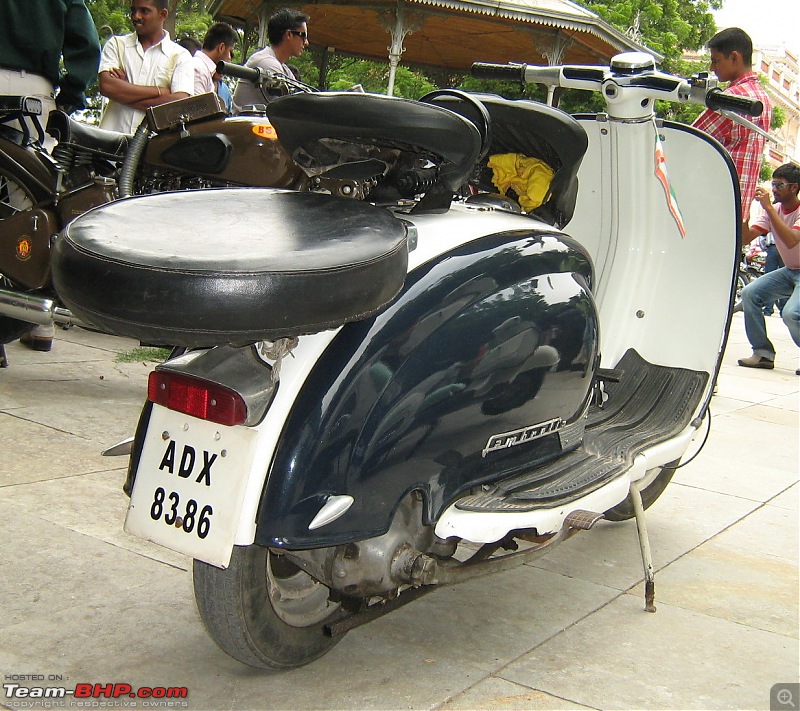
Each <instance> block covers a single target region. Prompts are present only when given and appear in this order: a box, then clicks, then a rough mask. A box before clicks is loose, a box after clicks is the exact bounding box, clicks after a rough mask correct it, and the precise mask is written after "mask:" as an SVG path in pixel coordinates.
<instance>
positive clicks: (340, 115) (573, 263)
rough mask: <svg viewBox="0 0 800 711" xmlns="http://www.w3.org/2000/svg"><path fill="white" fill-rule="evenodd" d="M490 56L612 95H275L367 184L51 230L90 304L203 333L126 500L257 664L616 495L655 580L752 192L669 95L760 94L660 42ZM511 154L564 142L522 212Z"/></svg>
mask: <svg viewBox="0 0 800 711" xmlns="http://www.w3.org/2000/svg"><path fill="white" fill-rule="evenodd" d="M475 71H476V72H477V73H478V74H480V75H481V76H483V77H488V78H502V79H516V80H524V81H527V82H537V83H544V84H549V85H553V86H561V87H566V88H577V89H586V90H593V91H598V92H600V93H601V95H602V96H603V97H604V98H605V100H606V104H607V112H606V113H603V114H600V115H593V116H588V115H587V116H579V117H570V116H568V115H566V114H564V113H562V112H560V111H558V110H556V109H553V108H551V107H548V106H544V105H541V104H537V103H535V102H531V101H524V100H521V101H510V100H505V99H502V98H501V97H498V96H493V95H488V94H482V95H477V96H475V95H466V94H463V93H461V92H455V91H444V92H436V93H434V94H433V95H431V96H429V97H427V101H424V102H413V101H407V100H403V99H397V98H391V97H385V96H376V95H359V94H347V93H331V94H301V95H295V96H289V97H286V98H283V99H281V100H279V101H276V102H274V103H272V104H270V106H269V109H268V115H269V117H270V120H271V122H272V123H273V124H274V126H275V127H276V129H277V131H278V134H279V136H280V140H281V142H282V144H283V145H284V147H285V148H286V149H287V150H288V151H289V152H290V153H291V155H292V156H293V157H294V158H295V159H296V160H297V162H298V163H299V164H301V165H303V166H304V168H305V169H306V171H307V172H308V173H309V175H310V176H311V178H312V183H311V184H312V187H313V186H314V185H315V182H314V180H315V179H316V178H320V179H321V180H324V179H327V177H334V178H335V179H336V180H339V181H351V182H352V183H354V184H355V185H356V186H357V189H355V190H349V191H348V193H349V194H350V195H367V200H366V201H358V200H352V199H345V198H344V197H343V195H344V194H345V193H344V192H339V194H334V193H333V191H331V190H326V191H325V192H324V194H323V193H314V192H304V193H300V192H291V191H275V190H241V189H233V190H231V189H223V190H211V191H198V192H184V193H178V194H175V193H173V194H168V195H154V196H146V197H139V198H134V199H132V200H126V201H119V202H117V203H115V204H111V205H108V206H105V207H102V208H99V209H97V210H94V211H92V212H91V213H89V214H87V215H85V216H83V217H82V218H79V219H78V220H76V221H75V222H73V223H72V224H71V225H70V226H69V227H68V228H67V230H66V231H65V233H64V235H63V236H62V238H60V239H59V240H58V242H57V246H56V261H55V275H56V285H57V288H58V290H59V293H61V294H62V296H63V298H64V299H65V301H66V302H67V303H68V304H70V306H71V307H72V308H73V309H74V310H75V311H76V312H77V313H79V314H80V315H81V317H82V318H85V319H86V320H88V321H90V322H93V323H95V324H97V325H98V326H100V327H102V328H103V329H105V330H108V331H110V332H114V333H119V334H121V335H128V336H133V337H137V338H142V339H144V340H162V341H169V342H173V343H176V344H179V345H183V346H186V347H189V348H193V349H195V350H193V351H191V352H189V353H187V354H185V355H183V356H181V357H179V358H176V359H174V360H171V361H168V362H167V363H164V364H162V365H161V366H159V367H158V368H157V369H156V370H155V372H154V373H153V374H152V375H151V378H150V382H149V389H148V403H147V405H146V407H145V408H144V410H143V412H142V416H141V419H140V423H139V426H138V428H137V433H136V437H135V441H134V444H133V451H132V452H131V459H130V467H129V476H128V480H127V482H126V491H128V492H129V493H131V505H130V508H129V512H128V517H127V520H126V530H128V531H129V532H131V533H134V534H136V535H139V536H142V537H144V538H147V539H149V540H151V541H155V542H157V543H159V544H161V545H165V546H167V547H169V548H172V549H174V550H177V551H180V552H182V553H185V554H187V555H190V556H192V557H193V558H194V559H195V563H194V585H195V597H196V601H197V605H198V608H199V610H200V614H201V617H202V618H203V621H204V623H205V625H206V628H207V629H208V631H209V633H210V634H211V636H212V637H213V638H214V640H215V641H216V642H217V643H218V644H219V645H220V647H221V648H222V649H224V650H225V651H226V652H227V653H228V654H230V655H231V656H233V657H235V658H236V659H239V660H240V661H242V662H244V663H246V664H250V665H252V666H255V667H261V668H268V669H282V668H287V667H292V666H298V665H301V664H305V663H308V662H309V661H311V660H313V659H315V658H317V657H319V656H320V655H322V654H324V653H326V652H327V651H328V650H329V649H330V648H331V647H332V646H333V645H334V644H335V643H336V642H337V641H338V640H339V639H341V637H342V635H343V634H344V633H345V632H347V631H348V630H349V629H351V628H352V627H354V626H356V625H358V624H362V623H364V622H366V621H369V620H371V619H374V618H375V617H377V616H380V615H381V614H384V613H386V612H388V611H390V610H392V609H395V608H396V607H397V606H399V605H402V604H405V603H406V602H408V601H410V600H413V599H415V598H416V597H418V596H419V595H420V594H424V593H425V592H428V591H430V590H432V589H435V588H436V586H437V585H442V584H450V583H455V582H458V581H461V580H465V579H468V578H470V577H475V576H479V575H484V574H487V573H490V572H493V571H499V570H504V569H506V568H507V567H510V566H512V565H518V564H520V563H523V562H525V561H529V560H531V559H533V558H535V557H536V556H539V555H542V554H543V553H545V552H546V551H547V550H548V549H549V547H550V546H552V545H554V544H556V543H558V542H559V541H562V540H563V539H565V538H566V537H568V536H569V535H571V534H573V533H574V532H576V531H578V530H582V529H588V528H591V527H592V526H593V525H594V523H595V522H596V521H597V520H598V519H600V518H603V516H605V517H606V518H609V519H611V520H624V519H626V518H631V517H634V516H635V517H636V519H637V524H639V528H640V540H641V542H642V557H643V563H644V569H645V580H646V606H647V609H650V610H653V609H654V608H653V594H654V588H653V575H652V573H653V568H652V563H651V561H650V559H649V548H648V546H647V542H646V541H647V536H646V530H645V528H644V514H643V510H644V509H645V508H646V507H647V506H649V505H650V504H652V503H653V501H655V500H656V499H657V498H658V496H659V495H660V494H661V493H662V491H663V490H664V488H665V486H666V485H667V484H668V482H669V480H670V478H671V477H672V474H673V472H674V470H675V467H676V466H677V464H678V461H679V460H680V458H681V457H682V456H683V454H684V453H685V452H686V450H687V448H688V447H689V445H690V443H691V441H692V440H693V438H694V437H695V436H696V435H697V433H698V431H699V429H700V427H701V425H702V422H703V420H704V418H705V417H706V416H707V410H708V404H709V401H710V398H711V390H712V386H713V381H714V379H715V377H716V373H717V371H718V369H719V364H720V359H721V354H722V351H723V349H724V346H725V340H726V334H727V327H728V324H729V322H730V316H731V307H732V300H733V299H732V297H733V294H734V289H735V278H736V272H737V267H738V256H739V255H738V249H739V247H738V241H737V239H738V237H739V236H740V235H739V233H738V232H737V230H740V229H741V219H740V214H739V206H738V199H737V194H738V193H737V191H736V189H735V185H736V181H737V177H736V172H735V169H734V167H733V165H732V163H731V161H730V158H729V157H728V155H727V153H726V152H725V151H724V149H723V148H722V147H721V146H720V145H719V144H718V143H717V142H716V141H714V140H713V139H711V138H710V137H708V136H707V135H705V134H703V133H701V132H699V131H697V130H695V129H693V128H691V127H688V126H684V125H679V124H674V123H670V122H667V121H665V122H660V121H656V119H655V117H654V115H653V104H654V102H655V100H656V99H663V100H670V101H683V102H692V101H693V102H697V103H705V104H707V105H709V106H712V107H718V106H723V105H727V106H734V107H736V108H739V109H742V110H748V111H753V112H757V111H758V110H759V107H757V106H755V105H753V104H752V103H751V102H749V101H746V100H742V99H740V98H739V97H728V96H726V95H720V94H719V93H718V92H716V91H715V90H714V89H713V87H712V86H711V83H710V81H708V80H697V81H692V82H687V81H685V80H683V79H680V78H678V77H672V76H670V75H666V74H663V73H660V72H657V71H656V70H655V69H654V64H653V60H652V58H651V57H650V56H649V55H641V54H626V55H620V56H619V57H617V58H615V60H614V62H613V63H612V66H611V67H610V68H609V67H583V66H580V67H533V66H526V65H509V66H505V65H501V66H497V65H481V66H478V67H476V69H475ZM504 153H518V154H524V155H525V156H527V157H533V158H537V157H538V158H540V159H541V160H543V161H544V162H546V163H547V164H548V165H549V166H551V168H552V170H553V173H554V174H553V179H552V182H551V183H550V188H549V190H548V191H547V192H546V194H545V195H544V202H543V203H542V205H541V206H540V207H538V208H536V209H533V210H531V211H530V212H528V213H527V214H520V210H519V207H518V206H516V209H514V206H513V205H512V204H511V202H512V201H510V200H509V199H508V198H500V197H499V196H496V195H489V194H485V193H481V192H480V189H481V188H488V187H489V186H487V185H486V183H485V178H484V170H483V169H484V168H485V159H486V156H487V155H488V154H492V155H494V154H504ZM665 153H666V155H668V157H669V173H670V177H671V182H670V181H669V180H667V176H666V172H665V169H666V166H665V164H664V160H663V157H664V154H665ZM342 184H343V183H342ZM467 184H472V185H473V187H475V188H477V189H478V190H479V192H478V194H477V195H474V196H471V197H469V198H466V199H464V198H461V197H458V198H454V195H455V194H461V193H462V192H463V188H464V186H465V185H467ZM579 186H580V187H579ZM321 189H323V190H324V188H321ZM232 216H235V220H233V219H232ZM566 226H568V227H569V233H570V235H567V234H566V233H565V232H564V229H563V228H565V227H566ZM145 227H146V228H145ZM112 233H113V234H114V239H111V238H110V237H107V236H104V235H110V234H112ZM120 236H122V237H123V238H122V239H120V238H119V237H120ZM167 240H169V241H170V245H171V249H170V252H169V254H165V253H164V252H163V251H160V250H159V246H160V245H162V244H163V243H164V242H165V241H167ZM78 275H81V276H80V277H79V276H78ZM87 277H88V278H87ZM701 284H702V289H703V301H704V305H705V307H704V308H703V309H697V308H695V306H696V303H697V298H698V297H697V291H696V289H697V288H698V285H701Z"/></svg>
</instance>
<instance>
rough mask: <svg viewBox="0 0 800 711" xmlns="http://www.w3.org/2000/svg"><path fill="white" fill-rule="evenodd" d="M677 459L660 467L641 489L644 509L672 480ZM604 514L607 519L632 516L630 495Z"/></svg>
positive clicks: (633, 515)
mask: <svg viewBox="0 0 800 711" xmlns="http://www.w3.org/2000/svg"><path fill="white" fill-rule="evenodd" d="M679 461H680V460H677V459H676V460H675V461H674V462H670V463H669V464H667V465H665V466H663V467H661V471H660V472H659V473H658V474H657V475H656V478H655V479H653V481H651V482H650V483H649V484H648V485H647V486H646V487H645V488H644V489H642V491H641V494H642V506H643V507H644V508H645V509H649V508H650V507H651V506H652V505H653V504H654V503H655V502H656V500H657V499H658V497H659V496H661V494H663V493H664V489H666V488H667V484H669V482H670V481H671V480H672V476H673V474H675V470H676V469H677V468H678V462H679ZM604 515H605V518H606V520H607V521H627V520H629V519H632V518H634V517H635V516H636V512H635V511H634V510H633V504H632V503H631V499H630V497H628V498H627V499H625V501H622V502H621V503H619V504H617V505H616V506H614V507H612V508H610V509H609V510H608V511H606V512H605V514H604Z"/></svg>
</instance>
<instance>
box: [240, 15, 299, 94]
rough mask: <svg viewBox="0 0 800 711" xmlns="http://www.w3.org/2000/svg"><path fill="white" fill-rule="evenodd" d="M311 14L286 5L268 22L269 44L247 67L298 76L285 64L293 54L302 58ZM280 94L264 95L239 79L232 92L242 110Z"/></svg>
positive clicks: (250, 60) (292, 76)
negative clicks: (307, 14) (308, 14)
mask: <svg viewBox="0 0 800 711" xmlns="http://www.w3.org/2000/svg"><path fill="white" fill-rule="evenodd" d="M307 23H308V16H306V15H304V14H303V13H302V12H299V11H298V10H292V9H290V8H288V7H285V8H283V9H281V10H278V11H277V12H276V13H275V14H274V15H273V16H272V17H270V18H269V22H268V23H267V37H268V38H269V46H268V47H264V49H261V50H259V51H258V52H256V53H255V54H253V55H251V57H250V59H248V60H247V62H246V66H248V67H258V68H259V69H266V70H268V71H271V72H278V73H280V74H285V75H286V76H287V77H289V78H290V79H291V78H297V79H299V77H297V76H296V74H295V72H294V71H293V70H292V68H291V67H290V66H289V65H287V64H286V62H288V61H289V59H291V58H292V57H299V56H300V55H301V54H302V53H303V50H304V49H305V48H306V47H307V46H308V26H307ZM276 98H278V97H277V96H274V97H270V96H269V95H267V96H264V94H262V93H261V91H260V90H259V89H258V87H256V86H255V85H253V84H252V82H249V81H239V83H238V84H237V85H236V91H234V93H233V103H234V105H235V106H236V107H237V110H240V109H241V108H242V107H244V106H247V105H248V104H264V103H267V102H269V101H274V100H275V99H276Z"/></svg>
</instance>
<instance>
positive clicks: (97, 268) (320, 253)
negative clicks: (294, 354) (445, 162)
mask: <svg viewBox="0 0 800 711" xmlns="http://www.w3.org/2000/svg"><path fill="white" fill-rule="evenodd" d="M407 264H408V248H407V244H406V228H405V226H404V224H403V223H402V222H401V221H400V220H398V219H397V218H395V217H394V216H393V215H392V214H391V213H389V212H388V211H386V210H383V209H381V208H377V207H374V206H372V205H368V204H365V203H361V202H356V201H353V200H346V199H344V198H336V197H332V196H330V195H318V194H312V193H293V192H284V191H279V190H272V189H263V188H237V189H221V190H198V191H188V192H180V193H161V194H157V195H148V196H143V197H135V198H130V199H127V200H120V201H117V202H114V203H109V204H108V205H104V206H102V207H99V208H96V209H94V210H91V211H89V212H87V213H85V214H84V215H82V216H81V217H79V218H77V219H76V220H74V221H73V222H72V223H70V225H69V226H68V227H67V228H66V229H65V230H64V232H63V233H62V235H61V236H60V237H59V239H58V240H57V241H56V245H55V249H54V253H53V281H54V284H55V288H56V290H57V292H58V294H59V296H60V297H61V299H62V300H63V302H64V303H65V305H66V306H67V307H68V308H69V309H71V310H72V311H73V313H75V315H77V316H78V317H79V318H81V319H82V320H85V321H86V322H87V323H89V324H91V325H93V326H96V327H97V328H100V329H101V330H104V331H107V332H109V333H113V334H116V335H120V336H129V337H132V338H138V339H140V340H142V341H145V342H148V343H165V344H171V345H175V346H187V347H199V346H214V345H222V344H234V345H237V344H245V343H251V342H255V341H259V340H274V339H275V338H280V337H283V336H293V335H300V334H303V333H314V332H317V331H322V330H325V329H328V328H334V327H337V326H340V325H342V324H344V323H347V322H349V321H355V320H358V319H360V318H364V317H366V316H369V315H371V314H373V313H375V312H377V311H379V310H380V309H381V308H382V307H383V306H385V305H386V304H387V303H389V302H390V301H391V300H392V299H393V298H394V297H395V296H396V295H397V293H398V292H399V291H400V289H401V287H402V285H403V280H404V279H405V275H406V270H407Z"/></svg>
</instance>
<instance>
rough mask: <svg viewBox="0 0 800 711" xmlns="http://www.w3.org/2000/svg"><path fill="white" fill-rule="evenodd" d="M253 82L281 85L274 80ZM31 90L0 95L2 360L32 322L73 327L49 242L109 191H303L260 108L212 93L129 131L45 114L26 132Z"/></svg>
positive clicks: (155, 113) (34, 105)
mask: <svg viewBox="0 0 800 711" xmlns="http://www.w3.org/2000/svg"><path fill="white" fill-rule="evenodd" d="M261 82H262V83H264V84H265V85H266V84H267V83H269V84H270V85H272V86H274V87H276V88H277V89H281V88H282V87H283V84H282V82H280V81H278V80H275V79H272V78H270V77H266V76H264V77H262V79H261ZM40 114H41V102H39V101H38V100H37V99H35V98H32V97H8V96H7V97H0V221H2V235H0V364H2V365H7V359H6V358H5V355H4V352H3V349H2V346H3V344H5V343H9V342H10V341H13V340H15V339H17V338H19V337H20V336H21V335H22V334H23V333H25V332H27V331H29V330H30V329H31V328H32V326H33V325H35V324H48V323H53V322H55V323H57V324H62V325H72V324H80V321H79V320H78V319H76V318H75V317H74V315H73V314H72V313H70V312H69V310H68V309H66V308H64V306H63V305H62V304H61V303H60V301H59V298H58V295H57V294H56V293H55V291H54V289H53V285H52V280H51V273H50V255H51V244H52V240H53V238H54V236H55V235H56V234H58V232H59V231H60V230H62V229H63V228H64V227H65V226H66V225H67V224H68V223H69V222H70V221H71V220H72V219H74V218H75V217H76V216H77V215H79V214H82V213H83V212H85V211H87V210H89V209H90V208H92V207H95V206H97V205H100V204H103V203H106V202H109V201H111V200H114V199H116V198H117V197H129V196H132V195H134V194H147V193H154V192H164V191H168V190H184V189H189V188H195V189H196V188H209V187H220V186H229V185H249V186H272V187H285V188H296V189H303V188H304V187H305V186H306V185H307V184H308V178H307V177H306V175H305V173H303V171H301V170H300V168H299V167H298V166H297V165H296V164H295V163H294V162H293V161H292V160H291V159H290V157H289V156H288V154H286V152H285V151H284V150H283V148H282V146H281V145H280V144H279V143H278V141H277V136H276V134H275V131H274V129H273V128H272V126H271V125H270V123H269V121H268V120H267V118H266V115H265V114H264V111H263V107H261V110H259V109H257V108H253V109H252V110H249V111H245V112H244V113H243V114H241V115H239V116H235V117H229V116H225V114H224V111H223V109H222V106H221V104H220V102H219V99H218V98H217V97H216V95H215V94H202V95H199V96H193V97H188V98H186V99H182V100H179V101H175V102H171V103H169V104H164V105H162V106H159V107H155V108H153V109H150V110H149V111H148V112H147V115H146V119H145V121H143V122H142V124H141V126H140V127H139V129H138V130H137V132H136V134H135V135H134V136H133V137H131V136H127V135H124V134H118V133H114V132H110V131H104V130H102V129H99V128H97V127H95V126H91V125H87V124H85V123H81V122H78V121H74V120H72V119H71V118H69V117H68V116H67V115H66V114H64V113H62V112H58V111H56V112H53V113H52V114H51V116H50V117H49V119H48V123H47V131H48V132H49V133H50V134H51V135H53V136H54V137H55V138H56V139H57V140H58V144H57V146H56V147H55V148H54V150H53V153H52V155H50V154H48V153H47V152H46V151H45V150H43V148H42V140H41V139H42V138H43V134H40V135H39V136H31V135H30V134H29V133H28V131H27V129H26V126H25V124H24V122H22V121H21V119H22V118H23V117H24V116H31V117H36V118H37V120H38V119H40V118H41V116H40Z"/></svg>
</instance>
